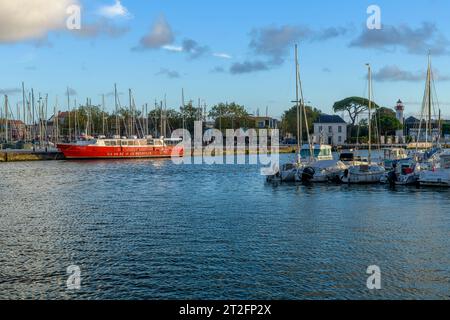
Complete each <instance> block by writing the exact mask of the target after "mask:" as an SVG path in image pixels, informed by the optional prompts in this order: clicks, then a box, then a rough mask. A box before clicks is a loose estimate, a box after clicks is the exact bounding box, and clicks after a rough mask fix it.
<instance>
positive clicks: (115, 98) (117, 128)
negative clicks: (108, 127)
mask: <svg viewBox="0 0 450 320" xmlns="http://www.w3.org/2000/svg"><path fill="white" fill-rule="evenodd" d="M114 105H115V109H116V136H119V135H120V128H119V110H118V106H117V84H114Z"/></svg>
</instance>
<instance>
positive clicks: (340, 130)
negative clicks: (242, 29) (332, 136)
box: [338, 126, 342, 138]
mask: <svg viewBox="0 0 450 320" xmlns="http://www.w3.org/2000/svg"><path fill="white" fill-rule="evenodd" d="M338 132H339V133H342V126H339V127H338ZM339 138H340V137H339Z"/></svg>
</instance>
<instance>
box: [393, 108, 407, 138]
mask: <svg viewBox="0 0 450 320" xmlns="http://www.w3.org/2000/svg"><path fill="white" fill-rule="evenodd" d="M395 111H396V117H397V120H398V121H400V123H401V124H402V125H404V122H405V118H404V116H403V114H404V112H405V106H404V105H403V102H402V100H400V99H399V100H398V101H397V105H396V106H395ZM395 135H396V137H397V139H396V140H398V142H399V143H403V142H404V141H403V140H404V134H403V129H402V130H397V131H396V133H395Z"/></svg>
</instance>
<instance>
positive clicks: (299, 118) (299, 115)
mask: <svg viewBox="0 0 450 320" xmlns="http://www.w3.org/2000/svg"><path fill="white" fill-rule="evenodd" d="M298 69H299V65H298V45H297V44H296V45H295V103H296V106H297V155H298V158H299V160H300V159H301V155H300V152H301V144H302V142H303V132H302V130H301V128H302V124H301V123H302V113H301V111H300V103H299V92H298V91H299V77H298V74H299V70H298Z"/></svg>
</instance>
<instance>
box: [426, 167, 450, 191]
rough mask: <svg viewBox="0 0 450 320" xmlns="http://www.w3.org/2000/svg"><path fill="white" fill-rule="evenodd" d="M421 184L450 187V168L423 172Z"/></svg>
mask: <svg viewBox="0 0 450 320" xmlns="http://www.w3.org/2000/svg"><path fill="white" fill-rule="evenodd" d="M419 184H420V185H421V186H427V187H450V170H449V169H441V170H439V169H438V170H436V171H424V172H421V174H420V177H419Z"/></svg>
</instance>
